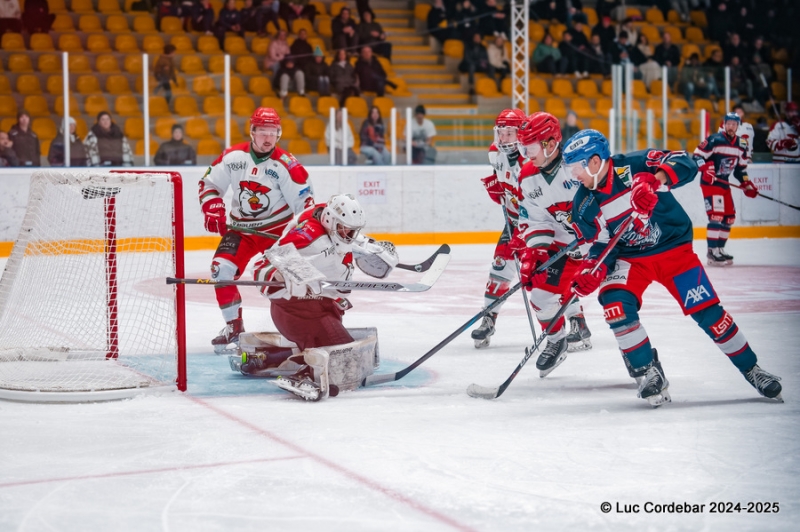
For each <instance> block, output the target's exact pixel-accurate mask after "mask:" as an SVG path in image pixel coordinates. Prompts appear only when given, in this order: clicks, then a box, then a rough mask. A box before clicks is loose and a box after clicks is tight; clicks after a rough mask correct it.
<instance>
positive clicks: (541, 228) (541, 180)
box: [519, 162, 581, 250]
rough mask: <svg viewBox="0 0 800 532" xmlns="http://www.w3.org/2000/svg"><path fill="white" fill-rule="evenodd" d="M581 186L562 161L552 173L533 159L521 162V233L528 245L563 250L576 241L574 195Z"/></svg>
mask: <svg viewBox="0 0 800 532" xmlns="http://www.w3.org/2000/svg"><path fill="white" fill-rule="evenodd" d="M580 185H581V183H580V181H578V180H576V179H573V178H572V177H571V176H570V175H569V173H568V172H567V171H566V170H565V169H564V164H563V163H559V165H558V169H557V170H556V172H555V174H554V175H552V176H546V175H545V174H544V173H543V172H542V171H541V170H540V169H539V168H538V167H537V166H536V165H534V164H533V163H532V162H527V163H525V164H523V165H522V170H521V171H520V175H519V189H520V198H521V200H520V206H519V236H520V238H522V239H523V240H524V241H525V243H526V244H527V246H528V247H529V248H539V249H545V250H547V249H553V250H556V249H562V248H564V247H566V246H567V245H568V244H570V243H571V242H572V241H573V240H575V231H574V230H573V228H572V198H573V197H575V192H576V191H577V190H578V188H579V187H580Z"/></svg>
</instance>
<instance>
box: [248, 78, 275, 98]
mask: <svg viewBox="0 0 800 532" xmlns="http://www.w3.org/2000/svg"><path fill="white" fill-rule="evenodd" d="M247 90H248V92H250V94H252V95H253V96H274V95H275V93H274V92H273V90H272V83H270V81H269V78H266V77H255V76H253V77H251V78H250V81H249V82H248V85H247Z"/></svg>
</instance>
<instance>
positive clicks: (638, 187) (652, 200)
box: [631, 172, 661, 218]
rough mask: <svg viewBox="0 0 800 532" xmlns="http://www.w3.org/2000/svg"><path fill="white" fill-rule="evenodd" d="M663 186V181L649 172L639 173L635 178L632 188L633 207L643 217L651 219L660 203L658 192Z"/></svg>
mask: <svg viewBox="0 0 800 532" xmlns="http://www.w3.org/2000/svg"><path fill="white" fill-rule="evenodd" d="M660 186H661V181H659V180H658V178H657V177H656V176H654V175H653V174H651V173H649V172H639V173H638V174H636V175H635V176H633V185H632V186H631V207H633V211H634V212H635V213H636V214H638V215H639V216H641V217H644V218H649V217H650V215H651V214H653V209H655V208H656V204H657V203H658V196H657V195H656V190H658V188H659V187H660Z"/></svg>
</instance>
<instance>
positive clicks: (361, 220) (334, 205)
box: [320, 194, 367, 254]
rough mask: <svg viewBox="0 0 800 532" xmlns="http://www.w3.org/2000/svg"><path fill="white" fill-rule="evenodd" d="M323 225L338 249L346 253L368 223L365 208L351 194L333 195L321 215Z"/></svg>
mask: <svg viewBox="0 0 800 532" xmlns="http://www.w3.org/2000/svg"><path fill="white" fill-rule="evenodd" d="M320 222H321V223H322V227H324V228H325V230H326V231H327V232H328V236H329V237H330V238H331V240H332V241H333V243H334V244H335V245H336V251H337V252H339V253H341V254H345V253H347V252H348V251H350V245H351V244H352V243H353V240H354V239H355V238H356V236H358V232H359V231H361V228H362V227H364V225H366V223H367V218H366V216H365V215H364V209H362V208H361V205H359V204H358V201H356V199H355V198H354V197H353V196H352V195H351V194H337V195H335V196H332V197H331V199H330V200H328V203H327V204H326V205H325V208H324V209H322V216H320Z"/></svg>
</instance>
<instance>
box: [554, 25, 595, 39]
mask: <svg viewBox="0 0 800 532" xmlns="http://www.w3.org/2000/svg"><path fill="white" fill-rule="evenodd" d="M587 27H588V25H587ZM565 31H567V27H566V26H565V25H564V24H550V27H549V28H548V29H547V32H548V33H549V34H550V35H551V36H552V37H553V40H555V41H558V42H560V41H561V38H562V36H563V35H564V32H565Z"/></svg>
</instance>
